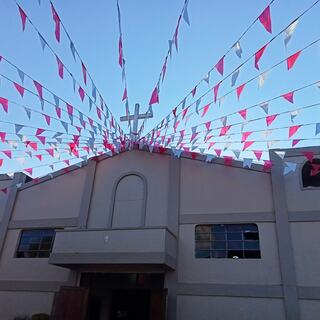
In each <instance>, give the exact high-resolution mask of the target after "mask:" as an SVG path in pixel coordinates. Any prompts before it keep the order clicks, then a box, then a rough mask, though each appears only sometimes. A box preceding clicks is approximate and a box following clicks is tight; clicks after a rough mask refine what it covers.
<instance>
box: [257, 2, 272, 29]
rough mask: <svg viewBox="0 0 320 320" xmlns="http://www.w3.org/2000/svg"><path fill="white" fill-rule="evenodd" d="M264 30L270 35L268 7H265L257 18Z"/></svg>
mask: <svg viewBox="0 0 320 320" xmlns="http://www.w3.org/2000/svg"><path fill="white" fill-rule="evenodd" d="M258 19H259V20H260V22H261V24H262V25H263V26H264V28H265V29H266V30H267V31H268V32H269V33H272V26H271V14H270V6H268V7H266V8H265V9H264V10H263V12H262V13H261V14H260V16H259V18H258Z"/></svg>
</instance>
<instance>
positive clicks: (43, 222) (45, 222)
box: [9, 218, 79, 229]
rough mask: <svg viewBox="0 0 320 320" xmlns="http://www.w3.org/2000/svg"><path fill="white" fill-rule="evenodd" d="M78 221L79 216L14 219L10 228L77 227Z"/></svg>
mask: <svg viewBox="0 0 320 320" xmlns="http://www.w3.org/2000/svg"><path fill="white" fill-rule="evenodd" d="M78 221H79V219H78V218H57V219H32V220H13V221H10V223H9V229H24V228H60V227H76V226H77V225H78Z"/></svg>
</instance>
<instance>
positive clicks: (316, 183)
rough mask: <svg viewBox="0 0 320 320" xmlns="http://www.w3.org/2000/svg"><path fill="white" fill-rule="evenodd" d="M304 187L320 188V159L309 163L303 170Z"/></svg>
mask: <svg viewBox="0 0 320 320" xmlns="http://www.w3.org/2000/svg"><path fill="white" fill-rule="evenodd" d="M301 175H302V185H303V187H304V188H306V187H320V159H313V160H312V162H310V161H307V162H306V163H305V164H304V165H303V167H302V170H301Z"/></svg>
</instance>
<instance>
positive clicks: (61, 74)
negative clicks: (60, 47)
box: [56, 56, 63, 79]
mask: <svg viewBox="0 0 320 320" xmlns="http://www.w3.org/2000/svg"><path fill="white" fill-rule="evenodd" d="M56 59H57V64H58V74H59V77H60V78H61V79H63V63H62V62H61V60H60V59H59V58H58V57H57V56H56Z"/></svg>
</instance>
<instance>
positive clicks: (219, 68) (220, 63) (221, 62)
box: [215, 56, 224, 76]
mask: <svg viewBox="0 0 320 320" xmlns="http://www.w3.org/2000/svg"><path fill="white" fill-rule="evenodd" d="M215 68H216V69H217V71H218V72H219V73H220V74H221V75H222V76H223V69H224V56H223V57H222V58H221V59H220V60H219V61H218V63H217V64H216V65H215Z"/></svg>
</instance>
